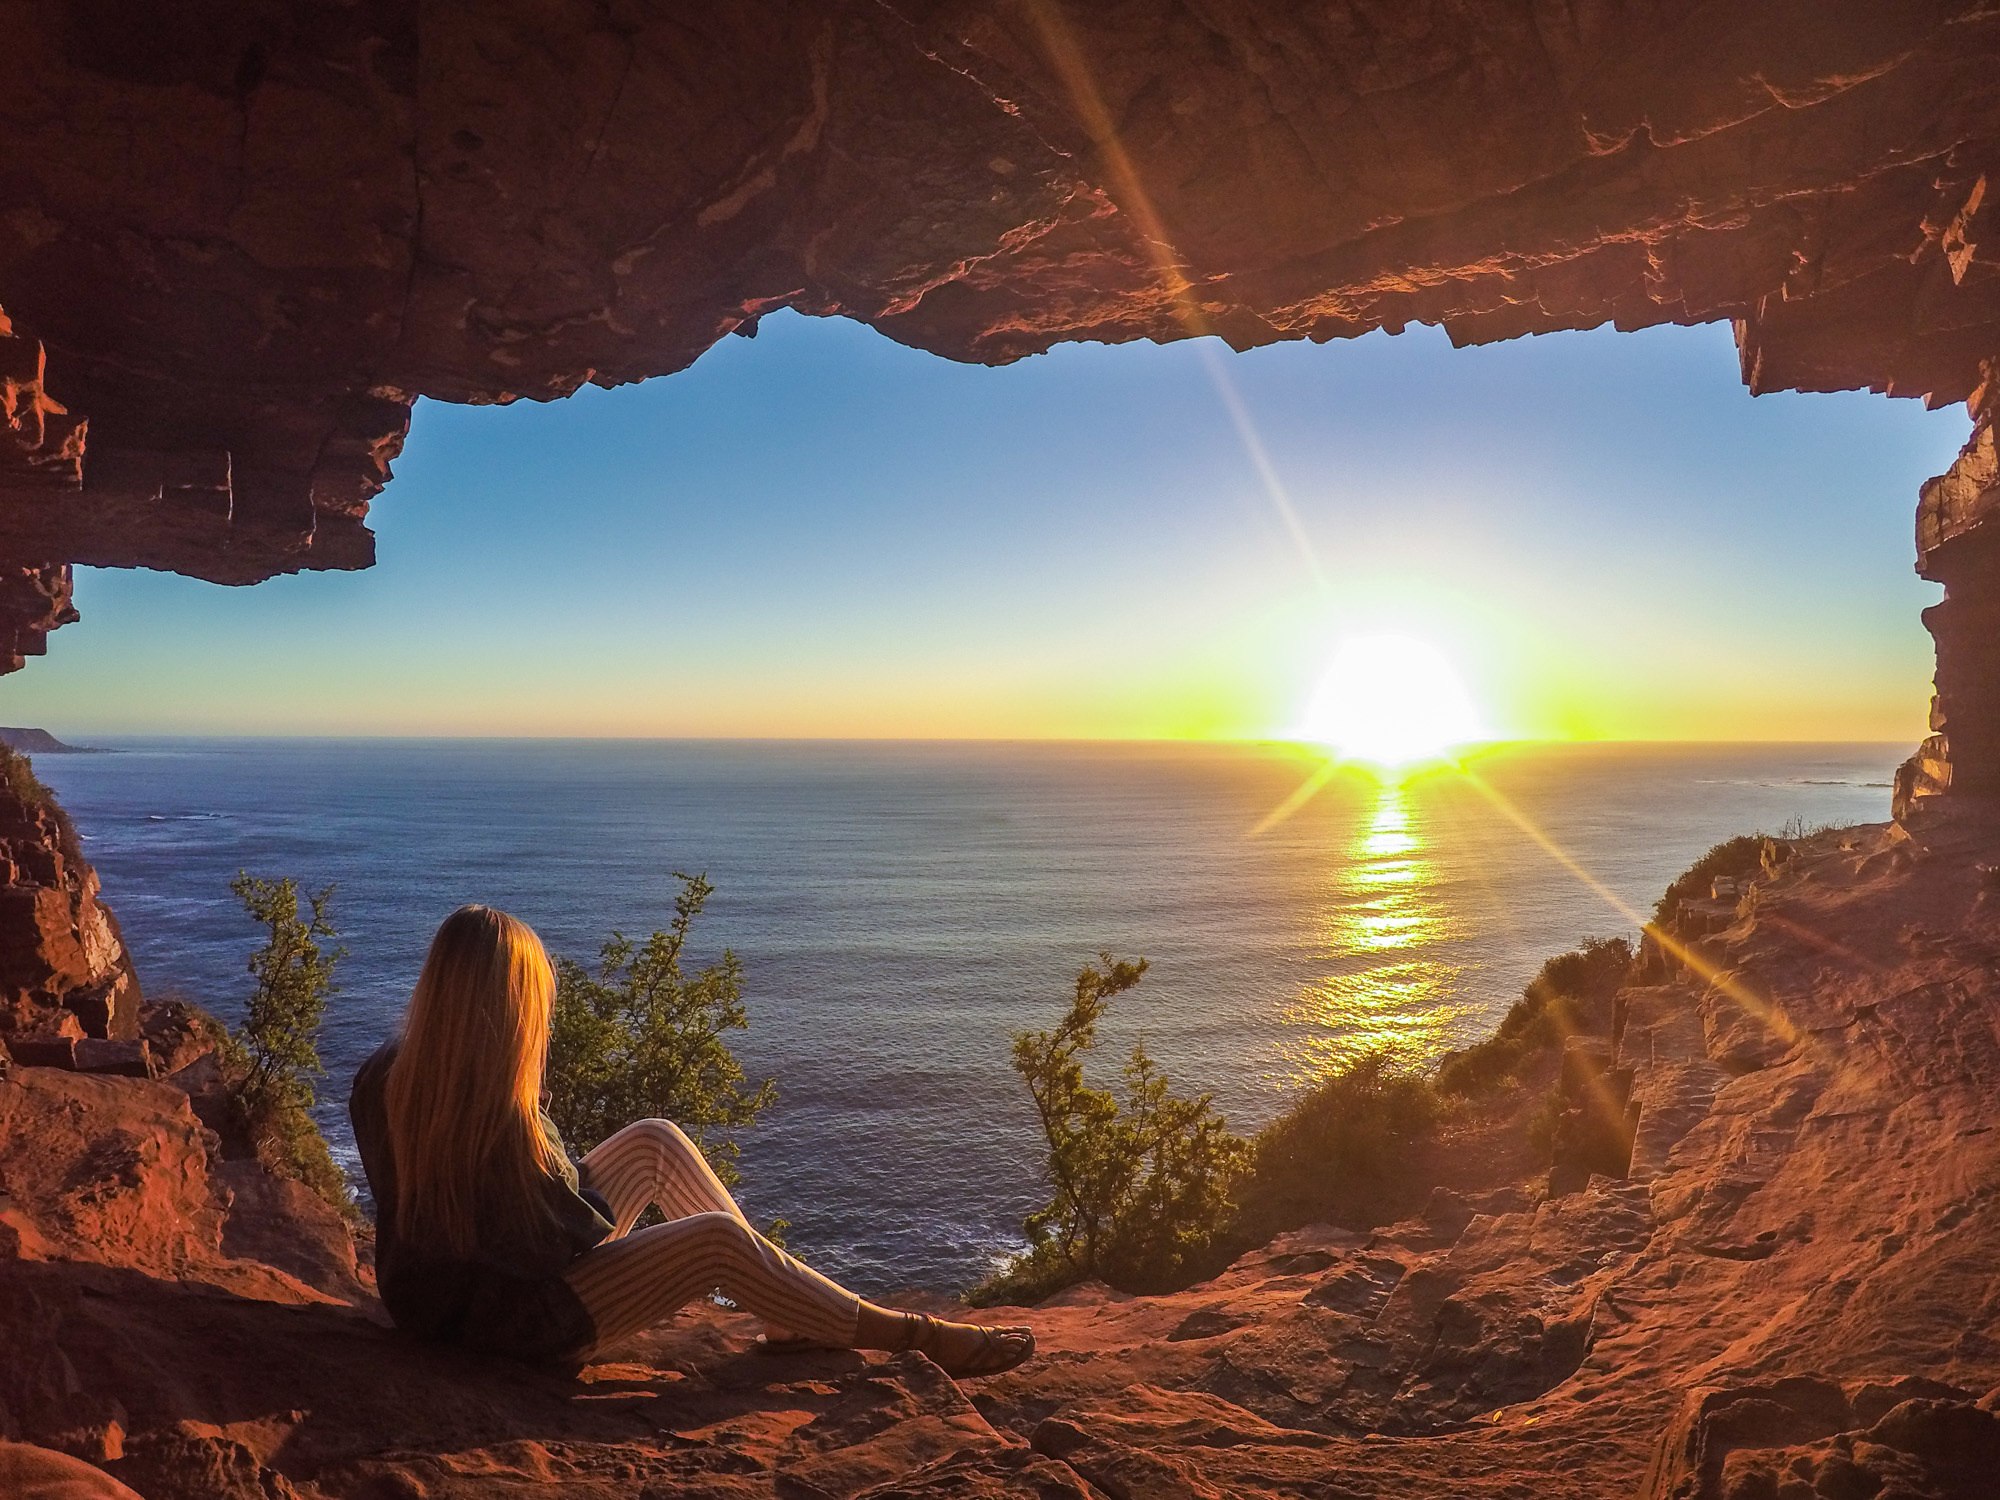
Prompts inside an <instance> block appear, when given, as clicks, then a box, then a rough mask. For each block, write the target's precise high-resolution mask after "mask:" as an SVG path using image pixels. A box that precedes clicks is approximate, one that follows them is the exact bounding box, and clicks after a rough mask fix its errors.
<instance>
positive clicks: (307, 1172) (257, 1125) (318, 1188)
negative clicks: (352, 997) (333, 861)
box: [220, 872, 354, 1215]
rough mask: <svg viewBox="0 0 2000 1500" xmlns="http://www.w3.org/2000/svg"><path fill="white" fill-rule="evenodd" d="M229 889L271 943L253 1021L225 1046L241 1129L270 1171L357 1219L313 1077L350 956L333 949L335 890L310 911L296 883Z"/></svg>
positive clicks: (256, 958)
mask: <svg viewBox="0 0 2000 1500" xmlns="http://www.w3.org/2000/svg"><path fill="white" fill-rule="evenodd" d="M229 888H230V890H231V891H233V892H234V893H235V895H236V898H237V899H238V900H239V901H241V902H242V903H243V908H244V910H245V912H247V913H248V914H249V916H250V917H251V919H252V920H253V921H256V922H259V923H261V924H262V925H263V927H264V930H265V940H264V945H263V946H262V947H261V948H258V949H257V950H256V951H255V952H254V953H252V954H251V955H250V959H249V963H248V968H249V971H250V974H251V977H252V978H253V979H254V980H255V981H256V983H255V986H254V988H253V989H252V990H251V992H250V1000H249V1003H248V1004H247V1005H246V1006H245V1007H244V1013H243V1024H242V1026H240V1027H238V1028H235V1029H233V1030H231V1031H230V1032H229V1033H228V1034H227V1036H226V1038H225V1039H224V1042H223V1045H222V1047H221V1049H220V1052H221V1057H222V1067H223V1074H224V1079H225V1087H226V1090H227V1102H228V1107H229V1113H230V1120H231V1124H232V1125H233V1126H234V1128H235V1129H236V1131H237V1132H238V1133H239V1134H240V1135H241V1136H242V1137H243V1138H244V1139H245V1140H246V1141H247V1142H249V1144H250V1146H251V1149H252V1150H253V1151H254V1152H255V1153H256V1155H257V1158H258V1160H260V1161H262V1162H263V1163H264V1164H265V1165H266V1166H267V1167H269V1168H271V1170H273V1171H275V1172H278V1173H280V1174H281V1175H283V1176H287V1177H292V1178H295V1179H297V1180H298V1181H300V1182H302V1183H304V1184H305V1185H306V1186H307V1187H309V1188H311V1189H312V1190H313V1191H314V1192H315V1193H317V1194H319V1196H320V1197H322V1198H324V1199H325V1200H326V1201H327V1202H329V1203H331V1204H333V1205H334V1206H335V1207H336V1208H338V1209H340V1210H341V1212H343V1213H346V1214H350V1215H351V1214H352V1213H353V1212H354V1206H353V1200H352V1198H351V1197H350V1195H349V1193H348V1190H347V1178H346V1174H344V1173H343V1172H342V1171H341V1170H340V1168H339V1167H338V1166H337V1165H335V1163H334V1160H333V1157H332V1154H331V1153H330V1152H329V1151H328V1150H327V1146H326V1140H325V1138H324V1137H323V1136H321V1134H320V1132H319V1127H318V1126H317V1125H316V1124H314V1123H313V1118H312V1107H313V1103H314V1099H315V1093H314V1087H313V1079H315V1078H317V1077H319V1076H320V1075H321V1074H322V1073H323V1072H324V1069H323V1068H322V1067H321V1065H320V1058H319V1028H320V1023H321V1021H322V1020H323V1019H324V1018H325V1015H326V1002H327V997H328V996H330V995H332V994H333V993H334V991H335V989H336V986H335V984H334V979H333V972H334V966H335V965H336V964H337V963H338V962H339V961H340V959H341V957H342V954H343V950H342V949H340V948H335V947H328V946H325V945H324V942H323V940H325V939H330V938H333V937H335V936H336V935H337V934H336V933H335V932H334V930H333V925H332V924H331V923H330V922H329V921H328V920H327V907H328V905H329V904H330V903H331V901H332V899H333V887H332V886H328V887H326V889H324V890H322V891H318V892H312V893H308V894H307V896H306V898H305V900H306V906H305V910H304V911H303V912H302V911H301V910H300V906H299V889H298V885H297V883H296V882H295V881H293V880H292V879H291V877H289V876H287V877H286V878H284V879H283V880H265V879H261V878H259V877H257V876H253V875H250V874H248V873H247V872H245V873H240V874H238V875H237V877H236V879H235V880H233V881H231V882H230V886H229Z"/></svg>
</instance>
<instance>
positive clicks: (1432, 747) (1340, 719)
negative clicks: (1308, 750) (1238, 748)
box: [1299, 635, 1481, 766]
mask: <svg viewBox="0 0 2000 1500" xmlns="http://www.w3.org/2000/svg"><path fill="white" fill-rule="evenodd" d="M1299 737H1300V738H1301V739H1306V740H1313V741H1317V742H1318V743H1319V744H1322V745H1325V746H1327V747H1328V748H1329V749H1331V750H1333V751H1334V752H1335V753H1336V754H1338V755H1340V756H1342V757H1344V758H1346V759H1349V760H1361V761H1369V762H1372V763H1373V764H1375V765H1381V766H1406V765H1409V764H1411V763H1412V762H1415V761H1421V760H1429V759H1432V758H1434V757H1437V756H1440V755H1442V754H1444V753H1445V752H1446V751H1448V750H1450V749H1452V748H1453V747H1455V746H1458V745H1464V744H1467V743H1469V742H1471V741H1473V740H1477V739H1479V738H1480V737H1481V730H1480V726H1479V715H1478V713H1477V712H1476V711H1475V710H1474V708H1473V706H1472V699H1471V697H1470V695H1468V694H1467V692H1466V691H1465V684H1464V683H1462V682H1460V681H1459V677H1458V673H1457V672H1455V671H1454V670H1452V665H1451V663H1450V662H1449V661H1447V660H1446V659H1445V657H1444V654H1443V653H1442V652H1440V651H1439V650H1438V649H1437V648H1436V647H1435V646H1432V645H1429V644H1427V643H1426V642H1424V641H1419V640H1412V639H1411V638H1410V637H1408V636H1401V635H1371V636H1353V637H1350V638H1349V639H1347V640H1344V641H1342V642H1341V643H1340V645H1339V647H1338V648H1337V649H1336V650H1335V651H1334V653H1333V660H1332V661H1331V662H1329V663H1328V664H1327V669H1326V672H1325V673H1324V674H1323V675H1322V676H1321V677H1320V680H1319V684H1318V686H1317V687H1315V688H1314V689H1313V694H1312V697H1311V698H1310V699H1309V700H1308V701H1307V703H1306V709H1305V714H1304V717H1303V718H1302V719H1301V721H1300V724H1299Z"/></svg>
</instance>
